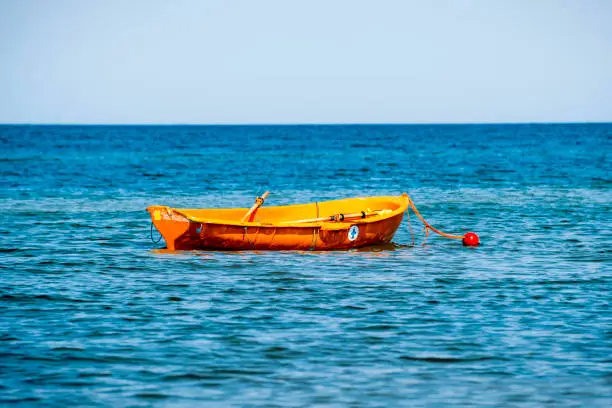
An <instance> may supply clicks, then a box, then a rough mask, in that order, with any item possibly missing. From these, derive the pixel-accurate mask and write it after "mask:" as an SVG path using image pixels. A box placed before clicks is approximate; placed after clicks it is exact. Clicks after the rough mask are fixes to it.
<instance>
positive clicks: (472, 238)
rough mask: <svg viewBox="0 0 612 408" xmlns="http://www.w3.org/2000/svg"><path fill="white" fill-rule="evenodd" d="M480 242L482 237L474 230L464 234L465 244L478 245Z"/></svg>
mask: <svg viewBox="0 0 612 408" xmlns="http://www.w3.org/2000/svg"><path fill="white" fill-rule="evenodd" d="M478 244H480V239H479V238H478V235H476V234H475V233H473V232H468V233H467V234H465V235H464V236H463V245H465V246H478Z"/></svg>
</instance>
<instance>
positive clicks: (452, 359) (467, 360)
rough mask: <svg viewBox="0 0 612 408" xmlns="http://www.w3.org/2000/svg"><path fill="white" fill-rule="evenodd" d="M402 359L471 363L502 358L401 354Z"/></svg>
mask: <svg viewBox="0 0 612 408" xmlns="http://www.w3.org/2000/svg"><path fill="white" fill-rule="evenodd" d="M400 359H401V360H407V361H422V362H426V363H471V362H476V361H489V360H501V359H500V358H499V357H464V358H457V357H413V356H400Z"/></svg>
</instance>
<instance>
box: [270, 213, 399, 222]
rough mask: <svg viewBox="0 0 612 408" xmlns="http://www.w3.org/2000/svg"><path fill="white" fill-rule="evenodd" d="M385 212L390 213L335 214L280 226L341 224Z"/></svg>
mask: <svg viewBox="0 0 612 408" xmlns="http://www.w3.org/2000/svg"><path fill="white" fill-rule="evenodd" d="M385 211H390V210H374V211H367V212H366V211H361V212H358V213H351V214H335V215H330V216H327V217H319V218H307V219H304V220H296V221H283V222H281V224H306V223H309V222H321V221H338V222H342V221H344V220H347V219H353V218H366V217H370V216H372V215H379V214H382V213H384V212H385Z"/></svg>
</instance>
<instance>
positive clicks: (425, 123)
mask: <svg viewBox="0 0 612 408" xmlns="http://www.w3.org/2000/svg"><path fill="white" fill-rule="evenodd" d="M607 124H612V121H608V122H600V121H592V122H591V121H568V122H564V121H541V122H540V121H533V122H412V123H410V122H320V123H315V122H303V123H301V122H287V123H283V122H269V123H246V122H245V123H230V122H218V123H180V122H177V123H162V122H140V123H138V122H136V123H97V122H89V123H85V122H74V123H69V122H58V123H53V122H40V123H37V122H32V123H27V122H15V123H8V122H7V123H2V122H0V126H458V125H461V126H483V125H607Z"/></svg>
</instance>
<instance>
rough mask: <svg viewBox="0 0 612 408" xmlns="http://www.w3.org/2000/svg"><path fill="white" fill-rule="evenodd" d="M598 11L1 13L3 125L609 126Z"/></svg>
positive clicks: (610, 45) (604, 35) (61, 6)
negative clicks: (405, 124)
mask: <svg viewBox="0 0 612 408" xmlns="http://www.w3.org/2000/svg"><path fill="white" fill-rule="evenodd" d="M611 22H612V2H611V1H607V0H581V1H578V0H576V1H574V0H572V1H568V0H538V1H532V0H493V1H489V0H471V1H468V0H456V1H450V0H448V1H443V0H432V1H423V0H420V1H411V0H397V1H395V0H379V1H361V0H294V1H287V0H258V1H250V0H242V1H241V0H217V1H209V0H173V1H162V0H146V1H145V0H130V1H120V0H88V1H83V0H53V1H49V0H0V123H92V124H105V123H117V124H123V123H125V124H135V123H160V124H260V123H509V122H609V121H612V23H611Z"/></svg>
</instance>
